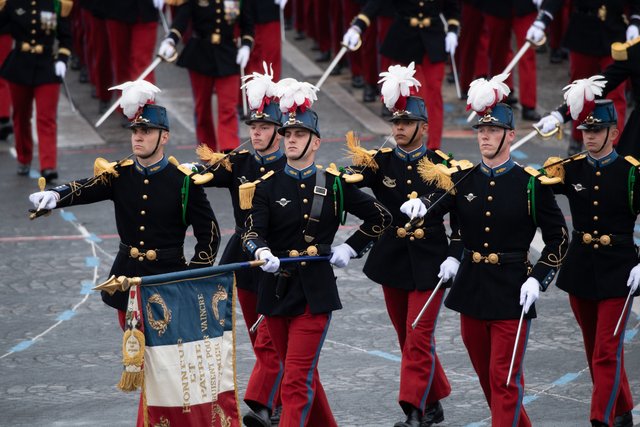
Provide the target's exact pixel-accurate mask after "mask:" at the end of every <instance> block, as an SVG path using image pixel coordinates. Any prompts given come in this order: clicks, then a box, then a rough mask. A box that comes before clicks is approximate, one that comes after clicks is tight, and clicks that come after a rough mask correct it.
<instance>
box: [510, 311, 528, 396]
mask: <svg viewBox="0 0 640 427" xmlns="http://www.w3.org/2000/svg"><path fill="white" fill-rule="evenodd" d="M522 319H524V304H523V305H522V312H521V313H520V321H519V322H518V332H517V333H516V342H515V344H514V345H513V354H512V355H511V364H510V365H509V375H507V384H506V386H507V387H509V382H510V381H511V373H512V371H513V362H514V361H515V360H516V351H517V350H518V341H520V329H521V328H522Z"/></svg>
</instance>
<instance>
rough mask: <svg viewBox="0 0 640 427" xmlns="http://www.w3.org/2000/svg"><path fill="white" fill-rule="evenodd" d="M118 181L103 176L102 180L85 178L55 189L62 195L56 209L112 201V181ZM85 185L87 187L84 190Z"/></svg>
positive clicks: (54, 189) (108, 176)
mask: <svg viewBox="0 0 640 427" xmlns="http://www.w3.org/2000/svg"><path fill="white" fill-rule="evenodd" d="M113 179H117V178H114V177H113V176H111V175H106V174H105V175H103V176H102V177H100V178H93V177H92V178H83V179H80V180H77V181H71V182H68V183H66V184H62V185H59V186H57V187H54V188H53V191H55V192H57V193H58V194H59V195H60V201H59V202H58V204H57V206H56V208H63V207H66V206H75V205H88V204H90V203H95V202H100V201H102V200H110V199H112V194H113V191H112V180H113ZM83 185H86V186H85V187H83V188H80V187H82V186H83Z"/></svg>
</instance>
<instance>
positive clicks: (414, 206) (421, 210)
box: [400, 199, 427, 219]
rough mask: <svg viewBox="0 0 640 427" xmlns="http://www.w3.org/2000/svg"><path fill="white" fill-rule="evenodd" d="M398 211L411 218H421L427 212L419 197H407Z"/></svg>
mask: <svg viewBox="0 0 640 427" xmlns="http://www.w3.org/2000/svg"><path fill="white" fill-rule="evenodd" d="M400 212H402V213H403V214H405V215H406V216H408V217H409V218H411V219H414V218H422V217H423V216H424V214H426V213H427V207H426V206H425V205H424V203H422V200H420V199H409V200H407V201H406V202H404V203H403V204H402V206H400Z"/></svg>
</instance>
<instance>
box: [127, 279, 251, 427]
mask: <svg viewBox="0 0 640 427" xmlns="http://www.w3.org/2000/svg"><path fill="white" fill-rule="evenodd" d="M185 273H186V272H185ZM157 277H161V276H157ZM137 290H138V291H137V292H136V291H135V290H134V288H132V289H131V291H133V293H130V295H131V294H133V295H136V296H138V297H139V299H138V301H137V302H138V304H137V305H138V307H137V311H138V315H139V316H140V318H141V319H142V322H143V325H144V328H143V329H144V337H145V344H146V345H145V350H144V367H143V370H144V385H143V398H142V405H143V406H142V408H141V409H142V410H141V417H142V418H143V419H139V420H138V425H140V424H143V425H144V426H145V427H146V426H150V427H155V426H162V427H168V426H172V427H174V426H211V427H218V426H219V427H223V426H224V427H229V426H231V427H235V426H240V417H239V414H240V409H239V407H238V399H237V396H236V372H235V333H234V330H235V329H234V325H235V315H234V313H235V307H234V305H235V295H234V275H233V272H227V273H222V274H216V275H208V276H206V277H198V278H184V279H180V273H173V274H171V275H170V278H168V279H167V280H166V281H165V282H156V283H154V284H152V285H147V284H145V283H144V282H143V285H142V286H138V287H137ZM130 307H131V304H130ZM139 416H140V414H139Z"/></svg>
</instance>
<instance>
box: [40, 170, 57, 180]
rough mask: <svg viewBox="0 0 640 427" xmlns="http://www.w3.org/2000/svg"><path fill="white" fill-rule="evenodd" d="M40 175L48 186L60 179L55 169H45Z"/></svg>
mask: <svg viewBox="0 0 640 427" xmlns="http://www.w3.org/2000/svg"><path fill="white" fill-rule="evenodd" d="M40 174H41V175H42V177H43V178H44V180H45V181H47V184H49V183H51V182H52V181H54V180H56V179H58V172H57V171H56V170H55V169H43V170H42V171H41V172H40Z"/></svg>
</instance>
